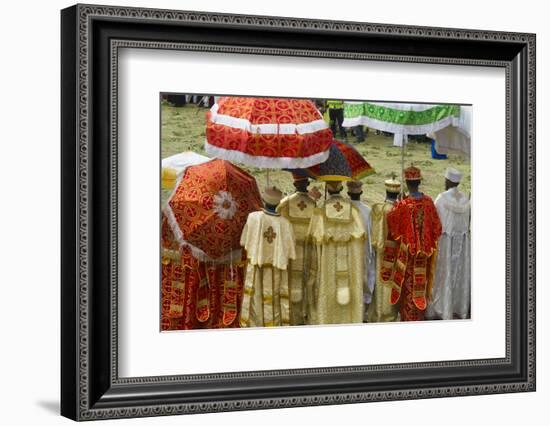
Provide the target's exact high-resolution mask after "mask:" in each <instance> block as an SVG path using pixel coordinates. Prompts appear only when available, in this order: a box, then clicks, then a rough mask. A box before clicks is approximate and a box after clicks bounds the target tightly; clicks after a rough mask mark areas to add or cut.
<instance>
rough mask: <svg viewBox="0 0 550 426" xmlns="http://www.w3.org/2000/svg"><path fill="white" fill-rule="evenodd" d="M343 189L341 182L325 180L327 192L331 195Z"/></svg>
mask: <svg viewBox="0 0 550 426" xmlns="http://www.w3.org/2000/svg"><path fill="white" fill-rule="evenodd" d="M342 189H343V186H342V182H339V181H327V192H328V193H329V194H331V195H334V194H339V193H340V192H341V191H342Z"/></svg>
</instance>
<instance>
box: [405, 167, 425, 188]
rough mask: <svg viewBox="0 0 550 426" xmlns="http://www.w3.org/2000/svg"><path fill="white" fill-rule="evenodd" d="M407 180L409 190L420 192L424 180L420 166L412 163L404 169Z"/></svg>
mask: <svg viewBox="0 0 550 426" xmlns="http://www.w3.org/2000/svg"><path fill="white" fill-rule="evenodd" d="M404 176H405V182H406V184H407V189H408V190H409V192H418V188H419V186H420V182H421V181H422V173H421V172H420V169H419V168H418V167H414V166H413V165H412V164H411V165H410V166H409V167H407V168H406V169H405V170H404Z"/></svg>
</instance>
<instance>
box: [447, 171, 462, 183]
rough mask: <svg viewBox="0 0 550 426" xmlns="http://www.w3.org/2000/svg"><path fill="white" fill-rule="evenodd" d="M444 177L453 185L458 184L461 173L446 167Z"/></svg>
mask: <svg viewBox="0 0 550 426" xmlns="http://www.w3.org/2000/svg"><path fill="white" fill-rule="evenodd" d="M445 177H446V178H447V179H449V180H450V181H451V182H453V183H460V180H461V179H462V173H461V172H460V171H458V170H457V169H454V168H452V167H448V168H447V170H445Z"/></svg>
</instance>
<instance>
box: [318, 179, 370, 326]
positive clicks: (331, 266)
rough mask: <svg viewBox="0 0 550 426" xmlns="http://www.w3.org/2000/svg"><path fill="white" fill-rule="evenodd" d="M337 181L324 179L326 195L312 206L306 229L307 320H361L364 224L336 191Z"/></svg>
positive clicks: (328, 321) (356, 210)
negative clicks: (310, 286) (310, 288)
mask: <svg viewBox="0 0 550 426" xmlns="http://www.w3.org/2000/svg"><path fill="white" fill-rule="evenodd" d="M342 189H343V187H342V184H341V183H340V182H327V190H328V193H329V196H328V199H327V200H325V202H324V203H323V204H322V205H321V206H320V207H319V208H318V209H315V212H314V213H313V217H312V218H311V222H310V225H309V229H308V236H309V238H310V239H311V244H312V262H313V263H314V267H313V268H312V271H311V273H312V274H314V279H313V282H314V286H313V294H312V303H311V304H310V306H308V323H309V324H349V323H360V322H362V321H363V277H364V271H363V269H364V256H365V253H364V252H365V247H364V241H365V235H366V231H365V226H364V224H363V219H362V217H361V215H360V213H359V211H358V209H357V208H356V207H355V206H354V205H353V204H352V203H351V201H350V200H349V199H347V198H344V197H343V196H342V195H340V192H341V191H342Z"/></svg>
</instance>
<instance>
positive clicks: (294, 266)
mask: <svg viewBox="0 0 550 426" xmlns="http://www.w3.org/2000/svg"><path fill="white" fill-rule="evenodd" d="M293 178H294V187H295V188H296V192H294V193H293V194H291V195H288V196H287V197H285V198H283V200H282V201H281V203H280V204H279V206H278V207H277V212H279V213H280V214H281V216H283V217H285V218H287V219H288V220H289V222H290V223H291V224H292V229H293V231H294V238H295V242H296V259H295V260H291V261H290V262H289V288H290V325H302V324H305V323H306V315H307V299H308V298H307V295H306V292H307V288H310V289H311V279H310V276H309V271H308V270H307V268H306V264H308V262H307V260H306V259H307V257H308V256H309V255H310V250H309V249H308V247H307V244H306V240H307V230H308V228H309V222H310V221H311V217H312V215H313V211H314V210H315V206H316V203H315V201H314V200H313V199H312V198H311V197H310V196H309V194H308V191H307V189H308V184H309V180H308V178H307V177H302V176H300V175H298V174H293ZM308 279H309V280H310V285H308V284H307V282H308Z"/></svg>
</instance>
